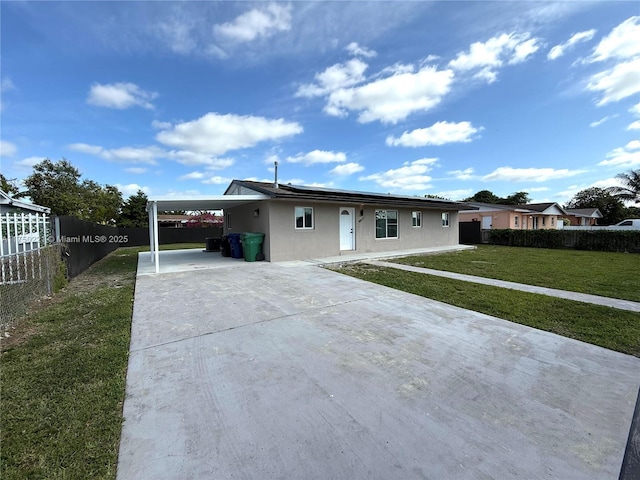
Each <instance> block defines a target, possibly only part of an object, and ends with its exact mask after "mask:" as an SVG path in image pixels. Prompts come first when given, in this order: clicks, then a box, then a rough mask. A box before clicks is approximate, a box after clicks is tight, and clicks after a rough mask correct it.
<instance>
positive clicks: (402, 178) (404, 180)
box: [359, 158, 438, 191]
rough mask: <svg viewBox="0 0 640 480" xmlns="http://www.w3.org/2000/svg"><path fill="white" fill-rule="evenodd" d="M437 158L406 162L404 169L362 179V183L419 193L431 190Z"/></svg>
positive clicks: (396, 169)
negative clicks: (368, 182)
mask: <svg viewBox="0 0 640 480" xmlns="http://www.w3.org/2000/svg"><path fill="white" fill-rule="evenodd" d="M437 161H438V159H437V158H422V159H420V160H415V161H413V162H405V163H404V164H403V165H402V167H400V168H395V169H391V170H387V171H386V172H379V173H374V174H373V175H368V176H366V177H360V178H359V180H360V181H373V182H375V183H377V184H378V185H379V186H380V187H384V188H388V189H396V190H408V191H418V190H427V189H429V188H431V177H430V176H429V175H426V174H427V173H428V172H430V171H431V169H432V165H433V164H435V163H436V162H437Z"/></svg>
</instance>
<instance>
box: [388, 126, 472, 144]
mask: <svg viewBox="0 0 640 480" xmlns="http://www.w3.org/2000/svg"><path fill="white" fill-rule="evenodd" d="M479 130H482V128H480V129H478V128H475V127H474V126H473V125H471V123H470V122H459V123H453V122H437V123H434V124H433V125H431V126H430V127H427V128H418V129H416V130H412V131H410V132H409V131H405V132H404V133H403V134H402V135H401V136H400V137H394V136H393V135H389V136H388V137H387V145H389V146H394V147H397V146H403V147H423V146H425V145H444V144H447V143H458V142H462V143H467V142H470V141H471V140H473V136H474V135H475V134H476V133H477V132H478V131H479Z"/></svg>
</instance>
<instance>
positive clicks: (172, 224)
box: [158, 214, 193, 228]
mask: <svg viewBox="0 0 640 480" xmlns="http://www.w3.org/2000/svg"><path fill="white" fill-rule="evenodd" d="M192 218H193V217H192V216H191V215H174V214H165V215H158V225H159V226H161V227H165V228H182V227H184V225H185V223H187V222H188V221H189V220H191V219H192Z"/></svg>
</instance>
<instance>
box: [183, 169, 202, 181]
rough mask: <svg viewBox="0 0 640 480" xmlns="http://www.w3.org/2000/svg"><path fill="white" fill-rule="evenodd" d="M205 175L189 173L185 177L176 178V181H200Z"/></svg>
mask: <svg viewBox="0 0 640 480" xmlns="http://www.w3.org/2000/svg"><path fill="white" fill-rule="evenodd" d="M204 176H205V174H204V173H202V172H198V171H196V172H191V173H187V174H185V175H180V176H179V177H178V180H200V179H201V178H204Z"/></svg>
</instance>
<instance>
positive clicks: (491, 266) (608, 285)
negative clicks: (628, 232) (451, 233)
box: [392, 245, 640, 302]
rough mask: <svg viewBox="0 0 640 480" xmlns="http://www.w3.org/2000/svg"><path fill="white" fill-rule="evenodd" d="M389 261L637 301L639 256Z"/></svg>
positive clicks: (473, 255) (551, 252) (530, 251)
mask: <svg viewBox="0 0 640 480" xmlns="http://www.w3.org/2000/svg"><path fill="white" fill-rule="evenodd" d="M392 261H394V262H396V263H402V264H406V265H414V266H416V267H425V268H433V269H435V270H446V271H449V272H456V273H465V274H469V275H477V276H480V277H488V278H495V279H499V280H507V281H511V282H517V283H526V284H528V285H538V286H542V287H550V288H558V289H561V290H570V291H572V292H580V293H590V294H593V295H602V296H605V297H612V298H622V299H625V300H632V301H636V302H640V255H638V254H633V253H609V252H590V251H582V250H559V249H545V248H521V247H502V246H493V245H480V246H479V247H478V248H477V249H475V250H465V251H461V252H454V253H444V254H438V255H422V256H411V257H405V258H400V259H395V260H392Z"/></svg>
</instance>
